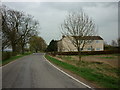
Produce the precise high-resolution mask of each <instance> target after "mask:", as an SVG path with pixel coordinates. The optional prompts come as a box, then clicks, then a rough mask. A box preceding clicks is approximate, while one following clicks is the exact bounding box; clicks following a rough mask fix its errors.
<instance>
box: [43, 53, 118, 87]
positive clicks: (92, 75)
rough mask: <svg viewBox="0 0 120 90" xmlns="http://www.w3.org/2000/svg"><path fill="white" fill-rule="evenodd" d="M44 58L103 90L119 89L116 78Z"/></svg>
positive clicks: (49, 57) (51, 58) (50, 58)
mask: <svg viewBox="0 0 120 90" xmlns="http://www.w3.org/2000/svg"><path fill="white" fill-rule="evenodd" d="M45 57H46V58H47V59H48V60H50V61H51V62H53V63H54V64H56V65H58V66H60V67H63V68H65V69H67V70H70V71H72V72H73V73H75V74H77V75H79V76H81V77H83V78H85V79H87V80H90V81H92V82H94V83H97V84H98V85H100V86H102V87H105V88H120V86H118V78H115V77H111V76H107V75H104V74H102V73H98V72H96V70H94V69H91V68H88V67H76V66H74V65H71V64H68V63H65V62H62V61H59V60H57V59H55V58H53V57H51V56H48V55H45Z"/></svg>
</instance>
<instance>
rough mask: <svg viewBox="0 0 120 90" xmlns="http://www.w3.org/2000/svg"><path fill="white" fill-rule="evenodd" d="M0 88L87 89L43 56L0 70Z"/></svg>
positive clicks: (31, 57)
mask: <svg viewBox="0 0 120 90" xmlns="http://www.w3.org/2000/svg"><path fill="white" fill-rule="evenodd" d="M2 88H87V87H86V86H84V85H82V84H81V83H78V82H77V81H75V80H73V79H72V78H70V77H68V76H67V75H65V74H63V73H62V72H60V71H59V70H57V69H56V68H54V67H53V66H52V65H50V63H48V62H47V61H46V59H45V58H44V54H42V53H39V54H32V55H29V56H25V57H22V58H20V59H18V60H16V61H14V62H12V63H10V64H8V65H6V66H4V67H3V68H2Z"/></svg>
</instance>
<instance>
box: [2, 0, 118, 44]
mask: <svg viewBox="0 0 120 90" xmlns="http://www.w3.org/2000/svg"><path fill="white" fill-rule="evenodd" d="M3 4H5V5H6V6H8V7H10V8H13V9H16V10H20V11H24V12H26V13H28V14H31V15H33V16H34V17H35V19H37V20H38V21H39V22H40V27H41V29H40V36H42V37H43V38H44V39H45V40H46V41H47V43H49V42H50V41H51V40H52V39H60V38H61V34H60V30H59V26H60V24H61V23H62V22H63V20H64V19H65V16H66V15H67V13H68V11H74V10H76V11H77V10H80V8H83V10H84V11H85V12H86V14H88V16H90V17H92V18H93V20H94V21H95V23H96V25H98V27H99V35H100V36H102V37H103V38H104V40H105V41H108V42H109V43H110V41H111V40H113V39H116V38H117V35H118V28H117V27H118V26H117V24H118V11H117V8H118V7H117V5H118V4H117V3H114V2H104V3H103V2H102V3H101V2H100V3H98V2H96V3H95V2H62V3H58V2H46V3H45V2H44V3H43V2H42V3H41V2H40V3H35V2H33V3H28V2H27V3H26V2H21V3H18V2H16V3H12V2H11V3H10V2H9V3H3Z"/></svg>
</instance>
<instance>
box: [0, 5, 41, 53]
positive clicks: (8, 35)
mask: <svg viewBox="0 0 120 90" xmlns="http://www.w3.org/2000/svg"><path fill="white" fill-rule="evenodd" d="M1 14H2V39H3V42H2V44H3V45H2V46H3V47H2V48H3V49H4V48H5V46H8V45H11V46H12V50H13V52H16V51H17V50H16V47H18V46H20V47H19V48H21V51H22V52H23V53H24V47H25V45H26V44H27V42H28V41H29V39H30V37H31V36H34V35H36V34H37V27H38V24H39V23H38V21H36V20H34V18H33V17H32V16H30V15H26V14H25V13H23V12H20V11H16V10H13V9H9V8H7V7H6V6H2V7H1Z"/></svg>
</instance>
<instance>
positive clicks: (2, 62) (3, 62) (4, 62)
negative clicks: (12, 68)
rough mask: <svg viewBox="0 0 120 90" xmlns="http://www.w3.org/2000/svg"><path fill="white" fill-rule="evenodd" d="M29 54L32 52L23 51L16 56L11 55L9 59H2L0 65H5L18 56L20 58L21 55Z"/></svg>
mask: <svg viewBox="0 0 120 90" xmlns="http://www.w3.org/2000/svg"><path fill="white" fill-rule="evenodd" d="M30 54H32V53H31V52H29V53H24V54H18V55H16V56H11V57H10V58H9V59H5V60H2V61H1V62H0V63H1V64H2V66H4V65H6V64H8V63H10V62H12V61H14V60H16V59H18V58H21V57H23V56H27V55H30Z"/></svg>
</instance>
